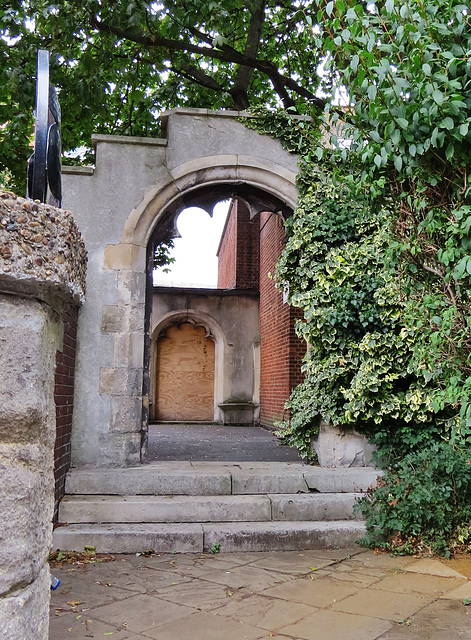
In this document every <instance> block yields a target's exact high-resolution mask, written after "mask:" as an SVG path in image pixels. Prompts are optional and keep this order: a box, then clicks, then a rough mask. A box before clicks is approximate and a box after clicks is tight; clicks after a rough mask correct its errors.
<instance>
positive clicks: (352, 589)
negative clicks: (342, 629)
mask: <svg viewBox="0 0 471 640" xmlns="http://www.w3.org/2000/svg"><path fill="white" fill-rule="evenodd" d="M359 589H360V585H357V584H347V583H345V582H339V581H337V580H335V579H332V578H324V577H317V576H315V575H313V576H310V577H303V578H297V579H296V580H290V581H287V582H284V583H283V584H281V585H278V586H276V587H271V588H269V589H265V590H264V591H263V595H264V596H268V597H270V598H279V599H280V600H289V601H290V602H301V603H303V604H307V605H309V606H311V607H316V608H319V609H324V608H325V607H330V606H331V605H333V604H335V603H336V602H339V601H340V600H343V599H344V598H347V597H348V596H351V595H353V594H354V593H356V592H357V591H358V590H359Z"/></svg>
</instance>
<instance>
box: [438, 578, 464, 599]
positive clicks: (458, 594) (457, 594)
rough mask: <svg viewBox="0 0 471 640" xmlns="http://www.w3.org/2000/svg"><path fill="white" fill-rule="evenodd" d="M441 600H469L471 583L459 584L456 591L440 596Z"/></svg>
mask: <svg viewBox="0 0 471 640" xmlns="http://www.w3.org/2000/svg"><path fill="white" fill-rule="evenodd" d="M442 598H446V599H447V600H461V601H465V600H469V599H471V582H465V583H464V584H461V585H460V586H459V587H457V588H456V589H452V590H451V591H447V592H446V593H444V594H443V595H442Z"/></svg>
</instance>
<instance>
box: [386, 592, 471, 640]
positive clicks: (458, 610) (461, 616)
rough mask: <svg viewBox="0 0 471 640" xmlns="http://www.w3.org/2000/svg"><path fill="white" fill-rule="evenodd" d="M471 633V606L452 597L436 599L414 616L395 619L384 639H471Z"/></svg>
mask: <svg viewBox="0 0 471 640" xmlns="http://www.w3.org/2000/svg"><path fill="white" fill-rule="evenodd" d="M470 637H471V610H470V607H465V606H463V605H462V604H461V603H458V602H452V601H450V600H436V601H435V602H432V603H431V604H429V605H428V606H426V607H424V608H423V609H422V610H421V611H419V612H418V613H417V614H416V615H414V616H412V618H408V619H406V620H403V621H400V622H396V623H395V624H394V625H393V626H392V627H391V629H390V630H389V631H387V632H386V633H385V634H384V635H383V636H381V640H469V638H470Z"/></svg>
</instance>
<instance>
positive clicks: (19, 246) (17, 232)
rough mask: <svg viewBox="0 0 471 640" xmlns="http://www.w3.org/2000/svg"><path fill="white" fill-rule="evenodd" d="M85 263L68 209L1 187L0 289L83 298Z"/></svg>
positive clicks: (81, 244)
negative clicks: (43, 202)
mask: <svg viewBox="0 0 471 640" xmlns="http://www.w3.org/2000/svg"><path fill="white" fill-rule="evenodd" d="M86 267H87V252H86V250H85V243H84V241H83V238H82V236H81V234H80V231H79V229H78V226H77V224H76V222H75V220H74V218H73V216H72V214H71V213H70V212H68V211H65V210H63V209H58V208H56V207H53V206H52V205H48V204H42V203H40V202H39V201H38V200H36V201H33V200H27V199H26V198H21V197H20V196H17V195H15V194H14V193H12V192H9V191H5V192H0V291H3V292H7V293H15V294H20V295H21V294H22V295H27V296H35V297H47V296H50V295H51V294H52V295H56V296H59V297H61V298H64V299H66V300H68V301H74V302H76V303H82V302H83V300H84V296H85V276H86Z"/></svg>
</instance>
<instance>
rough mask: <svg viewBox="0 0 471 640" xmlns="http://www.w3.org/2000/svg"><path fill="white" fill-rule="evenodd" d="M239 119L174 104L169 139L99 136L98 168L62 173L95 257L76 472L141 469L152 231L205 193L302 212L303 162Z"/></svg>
mask: <svg viewBox="0 0 471 640" xmlns="http://www.w3.org/2000/svg"><path fill="white" fill-rule="evenodd" d="M239 115H240V114H238V113H235V112H211V111H207V110H198V109H196V110H191V109H190V110H186V109H176V110H173V111H171V112H169V113H167V114H165V115H164V116H163V124H164V132H163V136H164V137H163V138H162V139H148V138H131V137H126V138H123V137H120V136H96V137H94V142H95V146H96V160H95V167H69V168H66V167H64V168H63V174H64V175H63V185H64V194H65V196H64V205H65V206H66V207H67V208H69V209H70V210H71V211H73V212H74V216H75V217H76V219H77V222H78V224H79V225H80V229H81V231H82V233H83V235H84V238H85V242H86V245H87V250H88V253H89V268H88V273H87V301H86V303H85V304H84V306H83V307H82V309H81V312H80V322H79V330H78V339H77V345H78V351H77V371H76V392H75V401H74V407H75V410H74V423H73V434H72V461H73V464H74V465H75V466H84V465H93V466H123V467H124V466H129V465H133V464H138V463H139V462H140V449H141V434H142V426H143V425H142V407H143V393H142V384H143V371H144V364H143V363H144V354H143V351H144V317H145V299H146V248H147V245H148V243H149V241H150V238H151V236H152V234H153V232H154V230H155V229H156V228H157V229H160V228H168V227H166V225H168V224H170V225H171V223H172V216H176V215H177V213H179V212H180V211H181V210H182V209H184V208H185V207H186V206H192V205H198V206H208V202H207V200H205V197H206V196H208V194H209V192H211V194H213V195H214V199H213V202H212V203H213V204H215V203H216V202H217V201H218V200H221V199H222V198H224V197H229V196H231V195H232V194H233V192H234V190H237V189H239V190H242V189H243V190H244V193H245V190H247V192H250V193H249V195H250V194H251V195H252V196H253V202H255V204H257V203H256V198H255V196H254V194H255V195H257V196H259V195H260V193H262V194H263V195H264V203H265V200H266V198H268V200H269V201H270V203H275V204H273V207H276V208H277V210H278V207H279V208H280V209H282V208H283V207H289V208H293V207H294V205H295V202H296V198H297V191H296V186H295V181H296V173H297V158H296V156H294V155H291V154H289V153H288V152H287V151H286V150H284V149H283V148H282V147H281V144H280V142H279V141H278V140H274V139H272V138H270V137H269V136H262V135H259V134H258V133H256V132H255V131H251V130H249V129H247V128H246V127H245V126H244V125H243V124H242V123H241V122H238V121H237V119H236V118H237V116H239ZM211 194H210V195H211ZM265 196H266V198H265ZM248 197H249V196H248V195H247V198H248ZM209 199H211V198H209ZM209 208H210V207H209ZM259 210H260V209H259ZM262 210H265V209H262ZM252 213H253V214H255V213H257V211H252ZM203 250H204V249H203ZM145 400H146V398H144V402H145Z"/></svg>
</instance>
